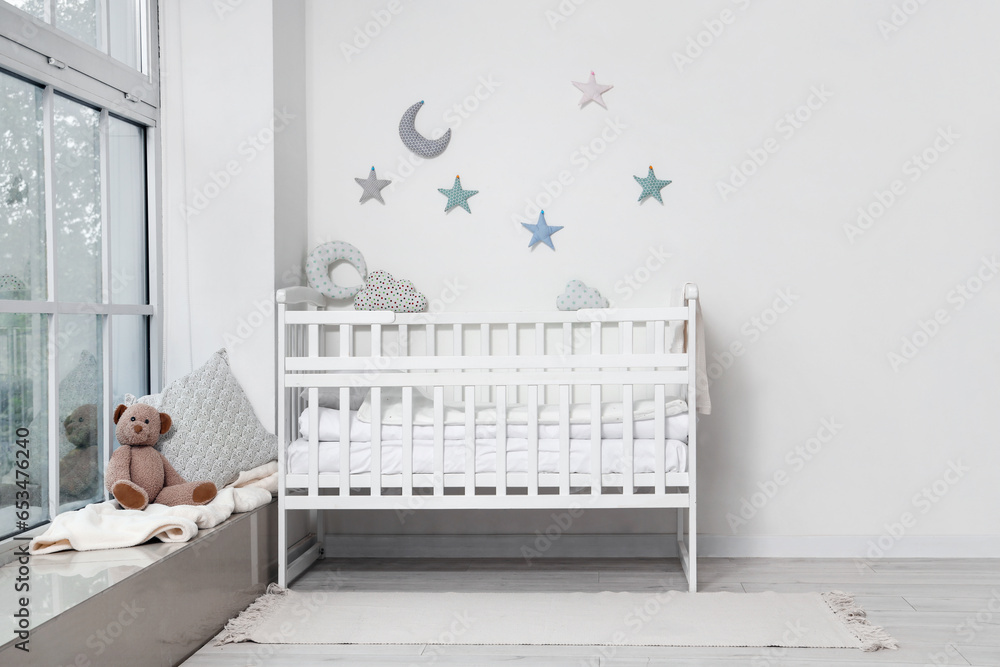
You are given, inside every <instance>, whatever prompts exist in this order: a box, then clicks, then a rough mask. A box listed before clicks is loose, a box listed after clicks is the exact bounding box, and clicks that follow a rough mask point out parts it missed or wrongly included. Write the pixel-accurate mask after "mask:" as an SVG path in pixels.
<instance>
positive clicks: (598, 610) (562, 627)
mask: <svg viewBox="0 0 1000 667" xmlns="http://www.w3.org/2000/svg"><path fill="white" fill-rule="evenodd" d="M244 641H251V642H256V643H258V644H513V645H541V644H554V645H572V646H608V645H610V646H780V647H789V648H791V647H806V648H856V649H862V650H865V651H875V650H878V649H880V648H896V642H895V640H893V639H892V637H890V636H889V635H888V634H887V633H886V632H885V631H884V630H883V629H882V628H879V627H875V626H873V625H870V624H869V623H868V621H867V620H866V619H865V613H864V611H862V610H861V609H860V608H858V607H857V606H856V605H855V604H854V599H853V598H852V597H851V596H850V595H847V594H845V593H840V592H833V593H795V594H780V593H693V594H692V593H679V592H676V591H663V592H660V593H609V592H605V593H521V592H517V593H507V592H470V593H426V592H414V593H411V592H396V593H373V592H330V593H325V592H313V593H298V592H295V591H287V590H283V589H281V588H278V587H277V586H275V585H273V584H272V585H271V586H270V587H269V588H268V593H267V594H265V595H263V596H261V597H260V598H259V599H258V600H257V601H256V602H254V603H253V604H252V605H250V607H248V608H247V609H246V610H245V611H244V612H242V613H241V614H240V615H239V616H238V617H237V618H235V619H233V620H231V621H229V623H228V624H227V625H226V629H225V631H224V633H223V635H222V636H221V637H220V638H219V640H218V642H217V643H218V644H225V643H230V642H244Z"/></svg>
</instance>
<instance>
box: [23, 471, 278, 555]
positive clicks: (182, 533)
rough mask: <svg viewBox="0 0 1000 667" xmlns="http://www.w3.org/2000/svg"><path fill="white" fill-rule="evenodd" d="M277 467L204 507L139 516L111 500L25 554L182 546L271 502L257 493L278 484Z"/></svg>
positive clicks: (58, 525)
mask: <svg viewBox="0 0 1000 667" xmlns="http://www.w3.org/2000/svg"><path fill="white" fill-rule="evenodd" d="M277 466H278V464H277V462H276V461H275V462H272V463H269V464H264V465H263V466H260V467H258V468H255V469H254V470H253V471H248V472H247V473H242V474H241V477H240V478H239V479H237V481H236V482H235V483H234V484H231V485H229V486H227V487H226V488H224V489H222V490H221V491H219V494H218V495H217V496H216V497H215V499H213V500H212V502H210V503H208V504H207V505H176V506H174V507H168V506H166V505H157V504H153V505H150V506H148V507H147V508H146V509H144V510H126V509H121V507H120V506H119V505H118V503H117V502H116V501H113V500H112V501H108V502H104V503H95V504H92V505H87V506H86V507H83V508H81V509H79V510H76V511H74V512H63V513H62V514H60V515H58V516H57V517H55V518H54V519H53V520H52V523H51V524H49V527H48V529H47V530H46V531H45V532H44V533H42V534H41V535H38V536H37V537H35V538H33V539H32V540H31V544H30V545H29V547H28V549H29V551H30V552H31V553H32V554H48V553H53V552H56V551H64V550H66V549H76V550H77V551H92V550H94V549H118V548H122V547H131V546H135V545H137V544H142V543H143V542H147V541H149V540H151V539H153V538H154V537H155V538H156V539H158V540H160V541H161V542H187V541H188V540H190V539H191V538H192V537H194V536H195V535H196V534H197V533H198V529H199V528H212V527H214V526H217V525H219V524H220V523H222V522H223V521H225V520H226V519H228V518H229V517H230V515H232V514H234V513H237V512H249V511H250V510H252V509H256V508H258V507H260V506H262V505H266V504H267V503H269V502H271V491H270V490H268V489H267V488H261V487H262V486H264V487H266V486H268V485H270V484H272V483H273V484H274V485H276V484H277ZM268 471H270V472H268ZM235 484H240V485H241V486H238V487H237V486H235ZM275 488H276V486H275Z"/></svg>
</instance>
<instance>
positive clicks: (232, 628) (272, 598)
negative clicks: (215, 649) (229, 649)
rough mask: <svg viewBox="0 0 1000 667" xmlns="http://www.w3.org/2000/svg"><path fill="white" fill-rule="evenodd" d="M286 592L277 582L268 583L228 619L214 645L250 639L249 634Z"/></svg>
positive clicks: (236, 642) (280, 600)
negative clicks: (237, 612) (246, 605)
mask: <svg viewBox="0 0 1000 667" xmlns="http://www.w3.org/2000/svg"><path fill="white" fill-rule="evenodd" d="M287 594H288V589H286V588H282V587H281V586H279V585H278V584H268V586H267V590H265V591H264V594H263V595H261V596H260V597H259V598H257V599H256V600H254V602H253V604H251V605H250V606H249V607H247V608H246V609H244V610H243V611H241V612H240V614H239V616H237V617H236V618H231V619H229V622H227V623H226V627H225V628H223V629H222V634H221V635H220V636H219V637H218V638H216V640H215V645H216V646H221V645H223V644H238V643H239V642H247V641H250V635H251V633H253V631H254V630H256V629H257V626H258V625H259V624H260V622H261V621H263V620H264V619H265V617H266V616H267V614H269V613H270V612H271V610H272V609H273V608H274V607H276V606H277V605H279V604H280V603H281V602H282V600H283V599H284V597H285V596H286V595H287Z"/></svg>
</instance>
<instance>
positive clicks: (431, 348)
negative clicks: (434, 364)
mask: <svg viewBox="0 0 1000 667" xmlns="http://www.w3.org/2000/svg"><path fill="white" fill-rule="evenodd" d="M426 328H427V340H426V341H424V345H425V349H426V350H427V356H428V357H434V356H437V331H436V328H435V326H434V325H433V324H428V325H427V327H426Z"/></svg>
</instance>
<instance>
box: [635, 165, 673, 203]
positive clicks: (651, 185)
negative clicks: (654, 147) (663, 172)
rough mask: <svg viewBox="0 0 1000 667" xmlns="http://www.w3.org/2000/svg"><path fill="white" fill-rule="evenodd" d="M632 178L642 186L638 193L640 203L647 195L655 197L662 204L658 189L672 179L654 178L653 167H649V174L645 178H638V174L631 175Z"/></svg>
mask: <svg viewBox="0 0 1000 667" xmlns="http://www.w3.org/2000/svg"><path fill="white" fill-rule="evenodd" d="M632 178H634V179H635V181H636V183H638V184H639V185H641V186H642V194H641V195H639V202H640V203H641V202H642V200H643V199H646V198H647V197H656V199H657V201H659V202H660V203H661V204H662V203H663V197H661V196H660V190H662V189H663V188H665V187H667V186H668V185H670V184H671V183H672V181H661V180H659V179H658V178H656V174H654V173H653V167H650V168H649V175H648V176H646V178H639V177H638V176H633V177H632Z"/></svg>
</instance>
